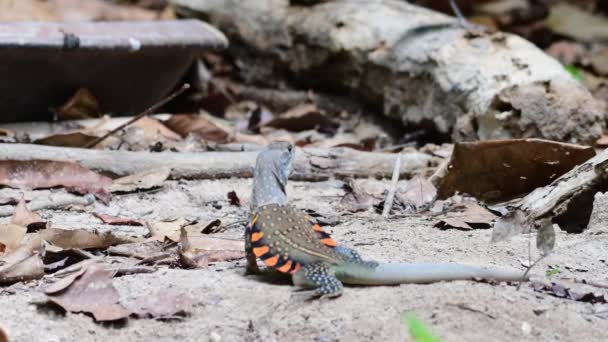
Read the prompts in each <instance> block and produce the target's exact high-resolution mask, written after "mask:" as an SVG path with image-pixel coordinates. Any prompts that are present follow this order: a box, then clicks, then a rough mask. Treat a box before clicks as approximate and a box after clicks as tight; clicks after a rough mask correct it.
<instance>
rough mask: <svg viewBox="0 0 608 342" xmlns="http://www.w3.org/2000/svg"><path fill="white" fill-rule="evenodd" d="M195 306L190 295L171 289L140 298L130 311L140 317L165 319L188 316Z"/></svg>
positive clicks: (131, 306)
mask: <svg viewBox="0 0 608 342" xmlns="http://www.w3.org/2000/svg"><path fill="white" fill-rule="evenodd" d="M193 304H194V299H192V297H190V296H189V295H187V294H185V293H178V292H176V291H175V290H171V289H169V290H162V291H159V292H157V293H156V294H154V295H147V296H142V297H140V298H138V299H137V300H136V301H135V302H134V303H133V304H132V305H129V310H130V311H131V312H132V313H134V314H135V315H137V316H139V317H151V318H159V319H165V318H174V317H176V316H184V315H186V314H187V313H189V312H190V311H192V305H193Z"/></svg>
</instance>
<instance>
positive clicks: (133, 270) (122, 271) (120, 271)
mask: <svg viewBox="0 0 608 342" xmlns="http://www.w3.org/2000/svg"><path fill="white" fill-rule="evenodd" d="M157 270H158V269H157V268H156V267H150V266H131V267H118V268H116V269H114V270H112V269H108V271H110V272H112V277H116V276H122V275H128V274H138V273H154V272H156V271H157Z"/></svg>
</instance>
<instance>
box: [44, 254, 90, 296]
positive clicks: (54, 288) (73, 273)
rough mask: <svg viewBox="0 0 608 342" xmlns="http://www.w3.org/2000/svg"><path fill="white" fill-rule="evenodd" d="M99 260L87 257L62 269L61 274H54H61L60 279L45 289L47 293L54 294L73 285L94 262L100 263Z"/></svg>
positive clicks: (56, 275)
mask: <svg viewBox="0 0 608 342" xmlns="http://www.w3.org/2000/svg"><path fill="white" fill-rule="evenodd" d="M98 262H99V261H98V260H92V259H87V260H83V261H81V262H79V263H76V264H74V265H71V266H70V267H68V268H65V269H63V270H61V274H54V276H55V277H59V276H61V278H59V280H57V281H55V282H54V283H52V284H50V285H49V286H47V287H46V288H45V289H44V293H45V294H47V295H48V294H54V293H58V292H60V291H63V290H65V289H67V288H68V286H70V285H72V283H74V281H76V279H78V278H80V276H82V275H83V274H84V272H86V270H87V269H88V268H89V266H91V265H92V264H94V263H98Z"/></svg>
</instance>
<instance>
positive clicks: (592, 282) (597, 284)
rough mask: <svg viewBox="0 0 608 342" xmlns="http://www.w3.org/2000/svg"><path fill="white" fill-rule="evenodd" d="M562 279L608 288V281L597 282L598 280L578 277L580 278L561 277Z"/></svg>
mask: <svg viewBox="0 0 608 342" xmlns="http://www.w3.org/2000/svg"><path fill="white" fill-rule="evenodd" d="M560 279H561V280H567V281H572V282H574V283H577V284H584V285H589V286H593V287H597V288H600V289H608V283H601V282H597V281H593V280H585V279H578V278H560Z"/></svg>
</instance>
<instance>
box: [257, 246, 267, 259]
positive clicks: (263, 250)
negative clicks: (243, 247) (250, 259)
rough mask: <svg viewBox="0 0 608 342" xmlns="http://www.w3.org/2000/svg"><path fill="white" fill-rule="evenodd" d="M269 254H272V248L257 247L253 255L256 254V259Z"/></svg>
mask: <svg viewBox="0 0 608 342" xmlns="http://www.w3.org/2000/svg"><path fill="white" fill-rule="evenodd" d="M268 252H270V247H268V246H262V247H255V248H254V249H253V254H255V256H256V257H261V256H262V255H264V254H266V253H268Z"/></svg>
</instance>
